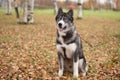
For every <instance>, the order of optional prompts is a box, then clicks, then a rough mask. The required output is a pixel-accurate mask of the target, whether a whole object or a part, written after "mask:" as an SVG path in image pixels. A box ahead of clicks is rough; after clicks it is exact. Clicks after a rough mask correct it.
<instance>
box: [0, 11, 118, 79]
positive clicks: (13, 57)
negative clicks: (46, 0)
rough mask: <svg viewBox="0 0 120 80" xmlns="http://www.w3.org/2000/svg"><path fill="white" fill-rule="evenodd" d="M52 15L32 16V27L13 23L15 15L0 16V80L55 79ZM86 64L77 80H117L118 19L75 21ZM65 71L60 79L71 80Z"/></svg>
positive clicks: (92, 18)
mask: <svg viewBox="0 0 120 80" xmlns="http://www.w3.org/2000/svg"><path fill="white" fill-rule="evenodd" d="M54 18H55V16H54V15H47V14H39V13H36V14H35V23H34V24H27V25H23V24H17V23H16V18H15V15H14V14H13V15H9V16H8V15H5V14H0V80H46V79H47V80H59V77H58V75H57V72H58V62H57V53H56V47H55V40H56V28H55V20H54ZM74 22H75V25H76V29H77V31H78V33H79V34H80V36H81V39H82V42H83V48H84V54H85V56H86V59H87V61H88V63H89V71H88V73H87V76H86V77H82V75H81V73H80V76H79V80H119V79H120V19H112V18H100V17H99V18H98V17H85V18H83V19H82V20H77V19H75V21H74ZM72 79H73V78H72V73H68V72H65V73H64V76H63V77H62V78H61V80H72Z"/></svg>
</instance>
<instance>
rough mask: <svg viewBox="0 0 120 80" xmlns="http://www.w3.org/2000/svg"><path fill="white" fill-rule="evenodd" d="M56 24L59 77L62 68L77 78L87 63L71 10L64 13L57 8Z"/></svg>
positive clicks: (83, 71)
mask: <svg viewBox="0 0 120 80" xmlns="http://www.w3.org/2000/svg"><path fill="white" fill-rule="evenodd" d="M56 24H57V27H56V28H57V39H56V47H57V53H58V61H59V72H58V75H59V77H61V76H62V75H63V71H64V70H67V71H70V72H73V77H74V78H78V73H79V71H80V70H81V71H82V74H83V76H85V75H86V72H87V63H86V59H85V57H84V54H83V50H82V43H81V40H80V37H79V35H78V33H77V32H76V30H75V26H74V23H73V10H69V11H68V12H67V13H65V12H63V11H62V8H59V10H58V14H57V16H56Z"/></svg>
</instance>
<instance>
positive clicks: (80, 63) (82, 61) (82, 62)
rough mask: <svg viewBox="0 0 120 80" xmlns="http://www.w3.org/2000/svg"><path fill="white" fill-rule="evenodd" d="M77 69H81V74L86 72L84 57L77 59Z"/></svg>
mask: <svg viewBox="0 0 120 80" xmlns="http://www.w3.org/2000/svg"><path fill="white" fill-rule="evenodd" d="M79 69H80V70H81V71H82V75H83V76H86V72H87V71H88V66H87V63H86V61H85V59H84V58H82V59H80V60H79Z"/></svg>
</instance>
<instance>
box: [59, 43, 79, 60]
mask: <svg viewBox="0 0 120 80" xmlns="http://www.w3.org/2000/svg"><path fill="white" fill-rule="evenodd" d="M62 47H65V49H66V56H67V58H72V56H73V53H74V52H75V50H76V48H77V45H76V44H75V43H72V44H69V45H66V44H62V45H60V44H57V51H58V52H60V53H62V55H63V56H64V52H63V50H62Z"/></svg>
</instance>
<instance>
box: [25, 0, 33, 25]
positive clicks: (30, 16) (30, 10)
mask: <svg viewBox="0 0 120 80" xmlns="http://www.w3.org/2000/svg"><path fill="white" fill-rule="evenodd" d="M33 12H34V0H31V1H30V0H29V2H28V17H27V19H28V23H33V22H34V18H33Z"/></svg>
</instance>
